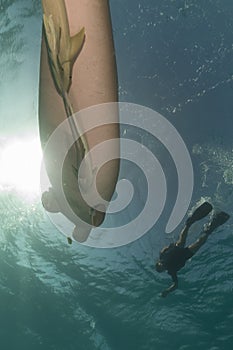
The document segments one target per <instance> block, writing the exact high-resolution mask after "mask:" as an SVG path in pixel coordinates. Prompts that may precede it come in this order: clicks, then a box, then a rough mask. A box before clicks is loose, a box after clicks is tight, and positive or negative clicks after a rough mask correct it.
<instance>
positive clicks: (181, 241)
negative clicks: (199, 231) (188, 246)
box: [176, 224, 190, 248]
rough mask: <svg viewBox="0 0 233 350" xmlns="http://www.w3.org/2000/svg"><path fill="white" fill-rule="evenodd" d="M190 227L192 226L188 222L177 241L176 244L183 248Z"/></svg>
mask: <svg viewBox="0 0 233 350" xmlns="http://www.w3.org/2000/svg"><path fill="white" fill-rule="evenodd" d="M189 227H190V225H187V224H186V225H185V227H184V228H183V230H182V231H181V233H180V236H179V239H178V241H177V242H176V245H177V246H178V247H181V248H183V247H184V246H185V243H186V239H187V235H188V231H189Z"/></svg>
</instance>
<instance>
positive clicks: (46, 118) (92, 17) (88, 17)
mask: <svg viewBox="0 0 233 350" xmlns="http://www.w3.org/2000/svg"><path fill="white" fill-rule="evenodd" d="M50 2H52V3H55V2H54V1H53V0H50ZM64 3H65V6H66V10H67V15H68V22H69V26H70V35H71V36H73V35H75V34H76V33H77V32H79V31H80V30H81V28H83V27H84V28H85V36H86V38H85V43H84V45H83V48H82V50H81V52H80V54H79V56H78V58H77V60H76V62H75V63H74V66H73V74H72V84H71V86H70V89H69V97H70V101H71V103H72V106H73V110H74V112H77V111H80V110H83V109H85V108H87V107H91V106H94V105H96V104H102V103H108V102H117V98H118V95H117V73H116V62H115V54H114V46H113V38H112V27H111V19H110V11H109V5H108V1H107V0H65V1H64ZM113 113H114V120H115V122H116V124H110V125H103V126H100V127H98V128H96V129H94V130H91V131H89V132H87V133H86V139H87V142H88V147H89V149H90V150H91V148H92V147H94V146H95V145H97V144H98V143H101V142H103V141H105V140H109V139H113V138H117V139H119V124H118V122H119V120H118V112H117V108H116V109H115V111H113ZM96 118H100V121H101V116H96ZM65 119H66V114H65V110H64V106H63V102H62V99H61V97H60V96H59V94H58V93H57V91H56V88H55V86H54V82H53V79H52V76H51V73H50V69H49V63H48V58H47V49H46V45H45V39H44V37H43V38H42V47H41V63H40V89H39V129H40V138H41V144H42V148H43V149H44V147H45V145H46V143H47V141H48V139H49V137H50V136H51V134H52V133H53V131H54V130H55V129H56V128H57V127H58V125H59V124H60V123H62V122H63V121H64V120H65ZM80 123H81V124H82V126H83V128H84V129H85V113H84V115H83V118H81V120H80ZM114 147H116V146H114ZM117 148H118V150H117V152H118V154H119V144H118V146H117ZM108 152H109V150H108ZM114 154H116V150H114ZM74 156H75V151H74V149H73V147H72V148H71V150H70V152H69V156H68V157H67V158H66V161H65V163H64V177H65V179H64V181H65V182H66V183H67V184H68V186H67V187H66V191H65V194H66V197H67V199H68V201H69V203H70V204H71V206H72V209H73V211H74V212H75V213H77V214H78V215H80V216H81V218H82V219H83V220H85V221H86V222H88V223H90V224H91V223H92V221H91V218H90V207H89V206H88V205H87V203H86V202H85V201H84V200H83V198H82V196H81V193H80V191H79V188H78V186H77V179H76V177H75V174H74V172H73V169H72V159H73V157H74ZM47 173H48V177H49V179H50V182H51V184H52V187H53V190H54V191H55V192H56V173H54V172H53V170H52V169H51V167H48V169H47ZM118 173H119V159H114V160H111V161H110V162H108V163H106V164H105V165H104V166H103V167H102V168H101V170H100V171H99V172H98V174H97V189H98V191H99V193H100V195H102V196H103V198H104V199H105V200H107V201H109V200H110V199H111V197H112V195H113V192H114V190H115V186H116V183H117V178H118ZM58 200H59V199H58ZM59 204H60V211H61V212H62V213H63V214H64V215H65V216H67V217H68V219H70V220H71V221H72V222H74V223H75V224H76V222H75V218H74V217H70V216H69V215H68V214H67V213H66V212H63V209H62V203H59ZM104 216H105V214H104V213H102V212H100V213H98V215H97V218H96V221H95V223H94V224H95V226H98V225H100V224H101V223H102V221H103V219H104ZM84 231H85V229H84ZM77 232H79V227H77V228H76V230H75V235H74V236H75V238H76V239H77V240H79V241H85V240H86V239H87V237H88V235H89V233H90V230H89V231H88V232H81V231H80V232H81V233H80V237H79V234H78V233H77Z"/></svg>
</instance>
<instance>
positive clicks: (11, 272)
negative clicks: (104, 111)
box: [0, 0, 233, 350]
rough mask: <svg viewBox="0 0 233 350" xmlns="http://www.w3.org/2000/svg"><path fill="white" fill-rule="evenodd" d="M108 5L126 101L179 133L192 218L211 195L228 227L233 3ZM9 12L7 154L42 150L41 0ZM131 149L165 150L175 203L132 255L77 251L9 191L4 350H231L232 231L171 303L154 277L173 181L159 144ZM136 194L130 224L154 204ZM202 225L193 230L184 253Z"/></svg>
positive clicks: (2, 37) (1, 286)
mask: <svg viewBox="0 0 233 350" xmlns="http://www.w3.org/2000/svg"><path fill="white" fill-rule="evenodd" d="M110 6H111V12H112V21H113V34H114V39H115V47H116V55H117V64H118V74H119V98H120V101H125V102H134V103H138V104H141V105H144V106H148V107H150V108H152V109H154V110H156V111H158V112H159V113H161V114H162V115H163V116H164V117H166V118H167V119H168V120H169V121H170V122H171V123H172V124H173V125H174V126H175V127H176V128H177V130H178V131H179V133H180V134H181V135H182V137H183V139H184V141H185V143H186V145H187V147H188V149H189V152H190V154H191V158H192V161H193V166H194V175H195V184H194V192H193V198H192V203H191V206H190V207H192V206H193V205H195V204H196V202H197V201H199V199H200V198H201V197H202V198H206V199H209V200H211V201H212V203H213V204H214V205H215V206H216V207H218V208H221V209H223V210H225V211H227V212H228V213H229V214H231V215H232V199H233V194H232V193H233V187H232V185H233V141H232V140H233V139H232V131H233V119H232V110H233V99H232V94H233V3H232V2H231V1H229V0H221V1H220V0H206V1H194V0H190V1H189V0H186V1H183V0H180V1H179V0H177V1H173V0H156V1H154V0H141V1H137V0H112V1H110ZM0 11H1V12H0V13H1V14H0V24H1V25H0V49H1V50H0V63H1V71H0V77H1V78H0V92H1V93H0V113H1V115H0V148H4V144H5V142H7V140H11V138H14V137H18V138H26V137H28V136H31V135H33V137H37V138H38V122H37V118H38V115H37V100H38V76H39V53H40V40H41V9H40V1H32V0H30V1H29V0H25V1H23V0H16V1H12V0H9V1H7V0H3V1H1V2H0ZM131 132H132V135H134V133H133V131H131ZM122 136H123V135H122ZM133 137H135V139H137V140H139V141H141V142H142V143H143V144H144V145H145V146H148V147H150V148H151V149H153V150H156V151H157V152H158V154H157V156H158V157H160V158H161V162H162V164H163V169H164V171H165V173H166V175H167V181H168V198H167V203H166V207H165V210H164V212H163V215H162V217H161V219H160V220H159V221H158V222H157V223H156V225H155V226H154V227H153V228H152V230H151V231H150V232H148V233H147V234H146V235H145V236H144V237H143V238H141V239H140V240H138V241H136V242H134V243H132V244H129V245H127V246H124V247H121V248H116V249H94V248H89V247H84V246H81V245H78V244H73V245H72V246H69V245H68V244H67V242H66V239H65V237H64V236H63V235H62V234H61V233H59V232H58V231H57V230H56V229H55V228H54V226H53V225H52V223H51V222H50V221H49V219H48V217H47V215H46V214H45V212H44V211H43V209H42V207H41V204H40V199H39V196H37V195H35V196H33V198H30V200H28V198H27V196H25V195H23V194H22V193H18V192H17V191H16V190H14V189H9V188H8V189H6V188H4V187H1V192H0V223H1V224H0V344H1V349H4V350H15V349H24V350H29V349H35V350H37V349H38V350H39V349H43V350H52V349H53V350H76V349H78V350H89V349H90V350H95V349H99V350H120V349H122V350H131V349H132V350H154V349H156V350H157V349H158V350H163V349H168V350H170V349H171V350H194V349H201V350H202V349H203V350H204V349H205V350H206V349H208V350H231V349H232V344H233V333H232V322H233V299H232V290H233V280H232V278H233V272H232V266H233V254H232V245H233V236H232V229H233V227H232V219H231V220H229V221H228V223H227V224H226V225H225V226H224V227H221V228H220V229H219V230H218V231H217V232H216V233H214V234H213V235H212V236H211V237H210V238H209V239H208V241H207V243H206V244H205V246H204V247H203V248H202V249H201V250H200V251H199V252H198V254H197V255H196V256H195V257H193V258H192V259H191V261H190V262H188V263H187V264H186V266H185V268H184V269H183V270H182V271H180V273H179V281H180V283H179V289H178V290H177V291H175V292H174V293H172V294H171V295H169V296H168V297H167V298H165V299H162V298H161V297H160V295H159V294H160V292H161V290H163V289H164V288H165V287H166V286H168V285H169V283H170V279H169V276H167V275H166V274H161V275H160V274H157V273H156V272H155V270H154V262H155V260H156V258H157V257H158V254H159V251H160V249H161V248H162V247H163V246H164V245H165V244H168V243H170V242H171V241H174V240H175V239H176V238H177V237H178V234H179V230H180V229H181V227H182V225H180V226H179V227H178V228H177V230H176V231H175V232H172V233H171V234H170V235H166V234H165V233H164V228H165V223H166V220H167V219H168V217H169V213H170V211H171V209H172V206H173V205H174V199H175V196H176V192H177V185H176V184H174V182H175V181H174V179H175V174H176V173H175V168H174V165H172V161H171V159H169V155H167V154H165V153H166V152H165V151H164V149H163V148H162V147H160V145H158V144H157V143H156V140H151V139H150V137H145V135H144V134H143V132H141V133H139V134H137V135H134V136H133ZM154 143H155V144H154ZM165 156H166V157H167V158H164V157H165ZM1 171H3V169H0V172H1ZM17 171H19V169H17V168H16V169H15V172H16V173H17ZM126 174H128V175H129V176H130V177H131V179H132V181H133V174H134V171H133V170H132V167H131V164H127V163H124V164H123V165H122V170H121V177H122V178H124V177H125V176H126ZM155 181H156V179H155ZM143 183H144V182H143V181H142V184H143ZM135 192H136V195H135V198H134V202H133V203H132V205H131V207H130V208H129V209H127V210H128V211H127V210H126V212H124V213H122V222H123V221H124V220H125V217H130V216H131V211H132V212H135V211H136V210H137V208H140V207H141V206H142V203H143V202H144V200H145V198H144V196H145V193H144V192H145V189H144V185H141V186H139V188H137V187H136V188H135ZM117 220H118V221H119V220H121V218H120V217H117ZM116 224H118V225H119V222H117V223H116ZM201 227H202V223H198V224H196V225H194V226H193V228H192V229H191V231H190V236H189V239H188V242H191V241H193V240H195V239H196V238H197V236H198V233H199V232H200V230H201Z"/></svg>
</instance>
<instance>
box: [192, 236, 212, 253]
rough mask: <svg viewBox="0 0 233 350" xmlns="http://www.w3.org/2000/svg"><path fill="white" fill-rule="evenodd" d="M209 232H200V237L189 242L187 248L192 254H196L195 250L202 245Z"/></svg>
mask: <svg viewBox="0 0 233 350" xmlns="http://www.w3.org/2000/svg"><path fill="white" fill-rule="evenodd" d="M208 236H209V234H207V233H206V232H204V233H202V234H201V235H200V237H199V238H198V239H197V240H196V242H194V243H193V244H190V245H189V246H188V248H189V250H191V252H192V254H193V255H194V254H196V252H197V251H198V250H199V249H200V248H201V247H202V246H203V244H204V243H205V242H206V240H207V238H208Z"/></svg>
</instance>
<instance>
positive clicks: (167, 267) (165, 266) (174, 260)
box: [155, 202, 230, 297]
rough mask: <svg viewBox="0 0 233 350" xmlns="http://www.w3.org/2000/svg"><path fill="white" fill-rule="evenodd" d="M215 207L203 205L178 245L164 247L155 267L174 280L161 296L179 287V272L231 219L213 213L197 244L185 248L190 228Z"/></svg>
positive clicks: (208, 204)
mask: <svg viewBox="0 0 233 350" xmlns="http://www.w3.org/2000/svg"><path fill="white" fill-rule="evenodd" d="M212 209H213V207H212V205H211V204H210V203H208V202H204V203H202V204H201V205H200V206H199V207H198V208H197V209H196V210H195V211H194V212H193V214H192V215H191V216H190V217H189V218H188V219H187V221H186V223H185V227H184V228H183V230H182V231H181V233H180V237H179V239H178V241H177V242H176V243H171V244H170V245H169V246H168V247H164V248H163V249H162V250H161V252H160V256H159V260H158V261H157V263H156V265H155V269H156V271H157V272H163V271H167V273H168V274H169V275H170V276H171V278H172V281H173V283H172V285H171V286H170V287H169V288H167V289H165V290H164V291H162V293H161V296H162V297H166V296H167V295H168V294H169V293H170V292H172V291H174V290H175V289H176V288H177V287H178V278H177V272H178V271H179V270H180V269H181V268H182V267H184V265H185V263H186V261H187V260H189V259H190V258H191V257H192V256H193V255H194V254H196V253H197V251H198V250H199V249H200V248H201V247H202V246H203V244H204V243H205V242H206V240H207V238H208V237H209V235H210V234H211V233H212V232H213V231H214V230H215V229H216V228H217V227H219V226H221V225H223V224H224V223H225V222H226V221H227V220H228V219H229V217H230V215H228V214H227V213H225V212H223V211H220V212H216V211H213V212H212V215H211V218H210V221H209V222H208V223H207V224H205V225H204V228H203V231H202V232H201V234H200V236H199V238H198V239H197V240H196V242H194V243H192V244H190V245H189V246H188V247H185V243H186V238H187V235H188V231H189V228H190V226H191V225H192V224H193V223H194V222H196V221H198V220H201V219H202V218H204V217H205V216H207V215H208V214H209V213H210V212H211V211H212Z"/></svg>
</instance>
